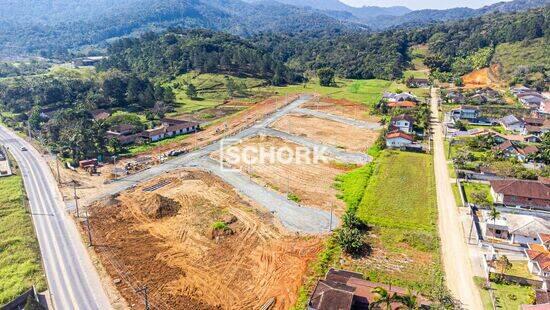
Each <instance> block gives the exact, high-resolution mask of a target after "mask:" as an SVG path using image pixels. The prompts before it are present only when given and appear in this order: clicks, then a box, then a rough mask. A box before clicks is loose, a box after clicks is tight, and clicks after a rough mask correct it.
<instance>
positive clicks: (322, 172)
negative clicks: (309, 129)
mask: <svg viewBox="0 0 550 310" xmlns="http://www.w3.org/2000/svg"><path fill="white" fill-rule="evenodd" d="M250 147H251V148H253V149H256V148H263V149H265V150H269V149H270V148H273V149H275V150H280V149H282V148H286V149H289V150H291V153H293V154H295V153H296V148H297V147H299V146H298V145H297V144H294V143H292V142H288V141H285V140H283V139H281V138H276V137H253V138H250V139H247V140H245V141H243V142H242V143H240V144H237V145H235V146H232V148H233V150H236V152H235V153H236V154H238V155H239V162H238V163H234V164H233V167H234V168H237V169H240V170H241V171H242V172H244V173H245V174H248V175H250V176H251V177H253V179H254V181H255V182H257V183H259V184H262V185H267V186H269V187H271V188H273V189H275V190H277V191H278V192H280V193H281V194H283V195H285V196H286V195H288V194H289V193H291V194H292V195H294V196H295V197H296V198H298V200H299V204H301V205H305V206H310V207H314V208H319V209H324V210H330V209H331V207H332V208H333V211H334V212H335V214H337V215H339V214H341V213H342V212H343V211H344V207H345V205H344V203H343V201H342V200H340V199H338V198H337V197H336V195H337V194H338V193H339V191H338V190H336V189H335V188H334V187H333V186H332V185H333V184H334V180H335V178H336V176H338V175H340V174H343V173H345V172H346V171H349V170H350V169H353V168H355V166H354V165H345V164H340V163H337V162H335V161H332V160H330V159H329V160H327V162H326V163H324V162H319V163H315V162H313V155H312V154H310V155H309V156H308V160H311V162H307V163H304V164H299V163H295V162H292V163H283V162H281V161H275V162H270V161H269V160H265V161H263V162H262V161H260V160H259V156H260V155H259V154H257V153H255V154H251V155H250V156H249V157H247V158H243V156H245V155H243V154H244V153H245V152H243V151H242V150H244V149H245V148H250ZM212 157H213V158H214V159H216V160H219V153H218V152H216V153H214V154H212ZM248 162H250V164H248Z"/></svg>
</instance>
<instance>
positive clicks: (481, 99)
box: [466, 94, 488, 105]
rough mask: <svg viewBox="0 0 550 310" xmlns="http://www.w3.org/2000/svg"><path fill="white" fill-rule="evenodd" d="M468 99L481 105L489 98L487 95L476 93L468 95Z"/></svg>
mask: <svg viewBox="0 0 550 310" xmlns="http://www.w3.org/2000/svg"><path fill="white" fill-rule="evenodd" d="M466 101H468V102H469V103H472V104H476V105H481V104H485V103H487V101H488V100H487V97H485V95H482V94H475V95H473V96H471V97H468V98H467V99H466Z"/></svg>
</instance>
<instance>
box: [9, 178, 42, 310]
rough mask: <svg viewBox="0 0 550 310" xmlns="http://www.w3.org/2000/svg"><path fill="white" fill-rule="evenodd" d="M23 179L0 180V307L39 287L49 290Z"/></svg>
mask: <svg viewBox="0 0 550 310" xmlns="http://www.w3.org/2000/svg"><path fill="white" fill-rule="evenodd" d="M22 197H23V187H22V183H21V177H19V176H11V177H4V178H0V305H1V304H4V303H6V302H8V301H10V300H11V299H13V298H15V297H17V296H18V295H19V294H21V293H23V292H24V291H26V290H28V289H29V288H31V286H33V285H34V286H36V288H37V290H38V291H43V290H45V289H46V279H45V277H44V273H43V271H42V267H41V265H40V250H39V248H38V242H37V240H36V237H35V234H34V230H33V225H32V221H31V217H30V215H29V214H28V213H27V212H26V211H25V208H24V207H23V205H22V201H23V200H22Z"/></svg>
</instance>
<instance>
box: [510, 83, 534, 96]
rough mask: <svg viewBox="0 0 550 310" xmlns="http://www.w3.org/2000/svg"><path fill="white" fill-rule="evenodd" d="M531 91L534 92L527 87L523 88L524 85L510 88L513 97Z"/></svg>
mask: <svg viewBox="0 0 550 310" xmlns="http://www.w3.org/2000/svg"><path fill="white" fill-rule="evenodd" d="M532 91H534V90H533V89H531V88H529V87H525V86H524V85H521V86H515V87H510V92H511V93H512V94H514V95H518V94H522V93H526V92H532Z"/></svg>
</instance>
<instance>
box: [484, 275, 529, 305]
mask: <svg viewBox="0 0 550 310" xmlns="http://www.w3.org/2000/svg"><path fill="white" fill-rule="evenodd" d="M474 280H475V282H476V284H477V285H478V286H479V288H480V291H481V300H482V302H483V306H484V308H485V310H492V309H494V308H493V301H492V298H491V295H490V293H489V290H488V289H487V288H486V287H485V279H483V278H480V277H475V279H474ZM490 284H491V290H492V292H493V294H494V296H495V308H496V309H504V310H516V309H520V307H521V305H525V304H527V305H529V304H532V303H533V301H534V294H535V292H534V291H533V289H532V288H531V287H529V286H521V285H517V284H504V283H495V282H490Z"/></svg>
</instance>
